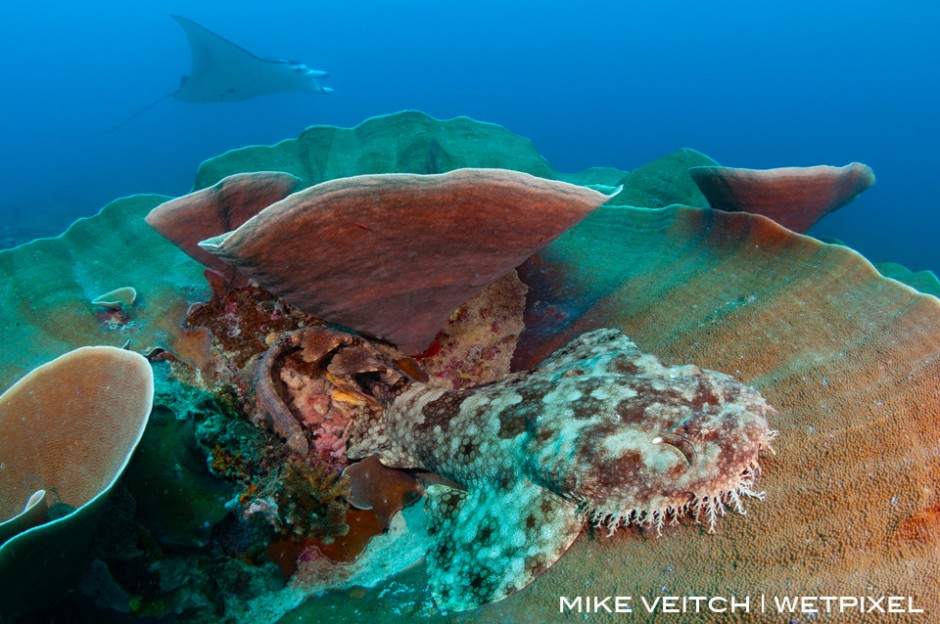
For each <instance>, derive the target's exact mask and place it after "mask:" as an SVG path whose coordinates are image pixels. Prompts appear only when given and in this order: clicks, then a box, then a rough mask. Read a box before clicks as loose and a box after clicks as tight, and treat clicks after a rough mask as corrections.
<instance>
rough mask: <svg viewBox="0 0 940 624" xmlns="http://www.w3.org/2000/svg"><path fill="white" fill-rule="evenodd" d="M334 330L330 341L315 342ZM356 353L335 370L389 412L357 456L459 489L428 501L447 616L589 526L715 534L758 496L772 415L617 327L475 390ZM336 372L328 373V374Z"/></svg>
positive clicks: (361, 438) (487, 598)
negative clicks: (679, 527) (672, 363)
mask: <svg viewBox="0 0 940 624" xmlns="http://www.w3.org/2000/svg"><path fill="white" fill-rule="evenodd" d="M305 331H332V330H322V329H316V330H305ZM359 340H361V339H359V338H356V339H355V340H353V341H346V342H343V341H335V340H334V341H325V343H335V344H337V345H340V346H339V348H338V350H337V351H335V352H333V353H332V354H328V355H326V356H325V357H326V358H327V359H329V358H333V360H335V361H343V360H345V361H349V362H352V361H355V360H356V359H357V358H355V357H352V356H351V354H350V353H344V350H357V349H363V350H364V351H367V352H368V353H367V357H364V358H362V360H363V361H368V362H369V365H368V366H366V367H365V372H364V373H360V374H355V373H352V371H353V368H354V367H349V366H343V367H342V368H343V369H344V372H346V373H347V374H350V373H352V377H353V378H355V380H356V382H357V383H358V384H359V385H360V387H362V388H363V391H364V392H365V393H367V394H369V395H371V396H374V397H375V398H376V399H378V401H379V402H380V403H381V405H382V406H383V408H384V409H383V411H382V412H370V414H371V416H370V417H371V418H373V419H374V420H373V422H370V423H368V426H361V425H362V424H363V423H358V425H359V426H357V427H356V429H357V434H356V439H355V440H353V439H351V440H350V446H351V447H355V448H358V449H362V450H371V451H372V452H374V453H376V454H378V456H379V458H380V460H381V461H382V462H383V463H384V464H386V465H388V466H392V467H399V468H421V469H423V470H427V471H432V472H436V473H438V474H440V475H441V476H443V477H446V478H447V479H449V480H451V481H453V482H455V483H456V484H458V485H459V486H460V488H455V487H449V486H444V485H433V486H430V487H429V488H428V490H427V493H428V501H427V511H428V532H429V536H430V543H429V546H428V552H427V564H428V570H429V574H430V585H431V591H432V594H433V596H434V598H435V600H436V601H437V603H438V606H439V607H440V608H441V609H442V610H445V611H459V610H466V609H471V608H473V607H476V606H479V605H481V604H484V603H487V602H492V601H496V600H500V599H502V598H505V597H506V596H508V595H510V594H512V593H513V592H515V591H518V590H520V589H522V588H523V587H525V586H526V585H528V584H529V583H530V582H532V580H534V579H535V578H536V577H537V576H538V575H539V574H541V573H542V572H543V571H545V570H546V569H547V568H548V567H550V566H551V565H552V564H553V563H555V561H557V560H558V559H559V558H560V557H561V556H562V555H563V554H564V553H565V551H566V550H567V549H568V548H569V547H570V545H571V544H572V542H573V541H574V540H575V538H576V537H577V536H578V534H579V533H580V531H581V529H582V527H583V526H584V524H585V523H586V522H592V523H593V524H594V525H596V526H601V527H604V528H607V529H608V530H610V531H614V530H616V529H618V528H620V527H623V526H627V525H631V524H632V525H636V526H639V527H642V528H644V529H648V530H653V531H655V532H656V533H657V534H659V533H660V532H661V531H662V529H663V528H664V526H665V525H666V524H667V523H677V522H678V521H679V519H680V518H682V517H683V516H688V517H691V518H692V519H694V520H696V521H699V522H702V523H703V524H705V525H706V526H707V528H708V530H709V531H714V528H715V523H716V520H717V517H718V516H719V515H721V514H723V513H725V511H726V509H727V508H728V507H731V508H733V509H735V510H737V511H739V512H741V513H744V507H743V503H742V499H743V498H745V497H756V498H761V497H762V496H763V493H760V492H757V491H756V490H755V488H754V480H755V478H756V476H757V475H758V473H759V466H758V455H759V453H760V451H761V450H763V449H767V448H769V445H770V441H771V439H772V438H773V435H774V433H773V432H772V431H771V430H770V429H769V427H768V423H767V416H768V414H771V413H773V409H772V408H771V407H769V406H768V405H767V404H766V403H765V402H764V400H763V399H762V398H761V396H760V395H759V394H758V393H757V392H756V391H755V390H753V389H751V388H749V387H747V386H745V385H743V384H741V383H739V382H737V381H735V380H734V379H732V378H731V377H728V376H727V375H723V374H721V373H715V372H711V371H704V370H702V369H700V368H698V367H696V366H679V367H667V366H664V365H663V364H661V363H660V362H659V360H658V359H656V357H654V356H652V355H649V354H645V353H643V352H641V351H640V350H639V349H638V348H637V346H636V345H635V344H634V343H633V342H632V341H631V340H630V339H628V338H627V337H626V336H624V335H623V334H622V333H621V332H620V331H619V330H615V329H600V330H595V331H592V332H589V333H586V334H583V335H582V336H580V337H578V338H577V339H575V340H574V341H572V342H571V343H569V344H568V345H567V346H565V347H564V348H562V349H560V350H558V351H557V352H555V353H554V354H553V355H551V356H550V357H549V358H547V359H546V360H545V361H544V362H542V363H541V364H540V365H539V366H537V367H536V368H534V369H531V370H528V371H523V372H519V373H515V374H512V375H510V376H508V377H507V378H505V379H503V380H502V381H498V382H494V383H489V384H485V385H481V386H477V387H474V388H468V389H461V390H445V389H441V388H435V387H431V386H429V385H427V384H424V383H419V382H416V381H413V380H411V379H410V378H409V377H408V376H407V375H404V374H402V373H401V371H400V370H398V369H397V368H396V367H395V366H394V364H392V363H391V362H387V368H386V370H385V371H379V370H378V369H379V368H380V367H378V366H376V360H377V358H376V355H375V352H374V350H370V349H368V347H367V346H357V344H356V342H357V341H359ZM327 367H328V368H335V367H334V366H327Z"/></svg>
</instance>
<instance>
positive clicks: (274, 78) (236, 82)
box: [172, 15, 330, 102]
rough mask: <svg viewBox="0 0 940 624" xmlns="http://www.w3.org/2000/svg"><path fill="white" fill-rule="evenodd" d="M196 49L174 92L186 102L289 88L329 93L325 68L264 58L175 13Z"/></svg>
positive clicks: (221, 99)
mask: <svg viewBox="0 0 940 624" xmlns="http://www.w3.org/2000/svg"><path fill="white" fill-rule="evenodd" d="M172 17H173V19H175V20H176V22H177V23H178V24H179V25H180V26H182V28H183V30H184V31H185V32H186V37H187V38H188V39H189V45H190V48H191V50H192V59H193V60H192V71H191V73H190V75H189V77H187V78H185V79H184V80H183V83H182V84H181V85H180V88H179V89H178V90H177V91H176V92H175V93H174V94H173V97H175V98H176V99H178V100H182V101H184V102H227V101H232V100H246V99H248V98H253V97H257V96H259V95H268V94H271V93H281V92H289V91H299V92H319V93H326V92H328V91H330V89H327V88H324V87H323V86H321V85H320V83H319V81H318V80H317V79H318V78H322V77H324V76H325V75H326V73H325V72H322V71H318V70H315V69H311V68H309V67H307V66H306V65H304V64H302V63H296V62H294V61H285V60H281V59H267V58H261V57H259V56H257V55H255V54H252V53H251V52H249V51H248V50H246V49H244V48H242V47H240V46H238V45H235V44H234V43H232V42H231V41H229V40H228V39H225V38H224V37H220V36H219V35H217V34H215V33H214V32H212V31H211V30H209V29H208V28H205V27H204V26H200V25H199V24H197V23H196V22H194V21H192V20H190V19H187V18H185V17H181V16H179V15H173V16H172Z"/></svg>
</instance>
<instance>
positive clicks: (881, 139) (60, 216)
mask: <svg viewBox="0 0 940 624" xmlns="http://www.w3.org/2000/svg"><path fill="white" fill-rule="evenodd" d="M171 13H177V14H181V15H184V16H187V17H189V18H191V19H193V20H195V21H197V22H199V23H201V24H203V25H205V26H206V27H208V28H210V29H212V30H214V31H215V32H217V33H219V34H221V35H222V36H224V37H226V38H228V39H230V40H232V41H233V42H235V43H237V44H239V45H241V46H243V47H245V48H247V49H249V50H251V51H253V52H255V53H256V54H258V55H261V56H269V57H284V58H291V59H296V60H298V61H301V62H304V63H307V64H308V65H310V66H312V67H316V68H319V69H324V70H327V71H329V72H330V74H331V77H330V78H329V79H328V80H327V81H326V84H328V85H329V86H331V87H333V88H334V89H335V92H334V93H332V94H330V95H328V96H323V95H317V94H280V95H272V96H268V97H264V98H259V99H255V100H249V101H244V102H236V103H227V104H187V103H182V102H177V101H174V100H172V99H171V100H167V101H165V102H162V103H161V104H159V105H158V106H156V107H155V108H153V109H152V110H150V111H148V112H147V113H146V114H144V115H142V116H141V117H139V118H138V119H135V120H134V121H133V122H132V123H130V124H128V125H127V126H125V127H123V128H121V129H120V130H117V131H113V130H112V128H113V127H114V126H115V125H117V124H119V123H120V122H121V121H123V120H124V119H125V118H127V117H128V116H129V115H131V114H132V113H134V112H135V111H136V110H138V109H139V108H142V107H143V106H145V105H146V104H148V103H150V102H151V101H153V100H155V99H157V98H159V97H161V96H163V95H165V94H166V93H169V92H170V91H173V90H174V89H175V88H176V87H177V86H178V84H179V79H180V76H182V75H185V74H187V73H188V71H189V61H190V57H189V48H188V45H187V42H186V39H185V37H184V35H183V32H182V31H181V29H180V28H179V26H178V25H177V24H176V23H174V22H173V20H171V19H170V18H169V14H171ZM0 18H2V19H0V34H2V36H0V55H2V58H3V59H4V60H3V63H2V64H0V81H2V84H3V85H4V89H3V109H2V111H3V114H2V115H0V133H2V137H3V140H2V143H0V150H2V153H3V164H4V166H3V172H2V174H0V175H2V176H3V180H2V182H3V189H4V193H3V199H2V200H0V239H2V241H6V242H5V245H9V244H10V242H19V241H21V240H22V239H23V238H24V237H27V238H29V237H32V236H40V235H54V234H57V233H58V232H59V231H61V230H62V229H64V227H65V226H66V225H67V224H68V223H69V222H71V221H72V220H74V219H75V218H76V217H79V216H87V215H91V214H94V213H95V212H97V210H98V209H99V208H100V207H101V206H103V205H104V204H105V203H107V202H108V201H110V200H111V199H113V198H115V197H118V196H121V195H127V194H132V193H140V192H156V193H165V194H171V195H178V194H182V193H184V192H186V191H187V190H188V189H189V188H190V186H191V183H192V179H193V175H194V173H195V170H196V167H197V165H198V163H199V162H201V161H202V160H204V159H206V158H208V157H210V156H213V155H216V154H218V153H220V152H223V151H225V150H227V149H231V148H235V147H240V146H243V145H247V144H256V143H272V142H276V141H278V140H281V139H284V138H289V137H293V136H296V135H297V134H298V133H299V132H300V131H301V130H302V129H303V128H305V127H307V126H309V125H313V124H335V125H341V126H351V125H355V124H358V123H359V122H361V121H362V120H364V119H366V118H367V117H370V116H373V115H378V114H383V113H389V112H394V111H397V110H400V109H405V108H416V109H420V110H423V111H425V112H428V113H430V114H431V115H434V116H436V117H441V118H447V117H452V116H456V115H468V116H471V117H474V118H477V119H480V120H485V121H491V122H496V123H499V124H502V125H504V126H506V127H508V128H509V129H510V130H512V131H513V132H516V133H518V134H521V135H524V136H527V137H529V138H531V139H532V140H533V141H534V142H535V144H536V146H537V147H538V149H539V150H540V151H541V152H542V153H543V154H544V155H545V156H546V157H547V158H548V159H549V161H550V162H551V163H552V164H553V165H554V166H555V167H556V168H558V169H560V170H577V169H581V168H585V167H588V166H592V165H609V166H615V167H619V168H624V169H632V168H635V167H637V166H640V165H642V164H644V163H646V162H648V161H650V160H652V159H654V158H656V157H658V156H660V155H663V154H665V153H667V152H670V151H672V150H674V149H677V148H679V147H693V148H695V149H698V150H700V151H702V152H705V153H706V154H708V155H710V156H712V157H713V158H715V159H716V160H718V161H719V162H720V163H722V164H725V165H730V166H741V167H755V168H762V167H775V166H790V165H815V164H833V165H843V164H846V163H848V162H850V161H853V160H858V161H861V162H865V163H867V164H869V165H871V166H872V167H873V169H874V170H875V173H876V175H877V177H878V182H877V184H876V185H875V186H874V187H873V188H872V189H870V190H869V191H867V192H866V193H865V194H863V195H862V196H860V197H859V198H858V199H857V200H856V201H855V202H854V203H853V204H850V205H849V206H847V207H846V208H843V209H842V210H841V211H839V212H838V213H836V214H834V215H831V216H829V217H828V218H826V219H825V220H824V221H823V222H822V223H821V224H819V225H818V226H817V227H816V228H815V229H814V230H813V232H812V233H813V234H815V235H817V236H826V237H838V238H840V239H842V240H844V241H845V242H846V243H848V244H849V245H851V246H853V247H855V248H856V249H858V250H860V251H862V252H863V253H864V254H865V255H866V256H867V257H869V259H871V260H873V261H897V262H901V263H903V264H906V265H907V266H908V267H909V268H911V269H913V270H920V269H931V270H934V271H940V247H938V245H937V244H936V234H937V230H938V228H937V224H938V217H937V213H938V208H940V206H938V199H937V192H936V190H935V182H934V180H935V175H936V174H935V170H934V167H935V166H936V157H935V156H934V151H933V150H934V145H935V144H936V143H937V142H938V139H940V119H938V116H937V113H936V111H937V110H940V81H938V76H940V71H938V70H940V41H938V39H937V38H936V36H935V34H936V30H937V26H938V25H940V5H937V4H936V3H933V2H927V1H926V0H911V1H908V2H904V3H884V2H872V1H869V0H859V1H856V2H840V1H834V2H824V3H821V2H813V1H812V0H778V1H777V2H754V1H753V0H729V1H725V2H718V3H698V2H691V1H689V0H666V1H663V2H648V3H642V4H641V3H626V2H613V1H611V0H603V1H598V2H591V3H581V4H579V5H575V4H572V3H558V4H551V3H542V2H539V3H536V2H507V1H506V0H500V1H496V0H478V1H476V2H472V3H471V2H460V3H446V4H445V3H440V2H432V1H430V0H420V1H403V2H396V3H386V2H338V1H333V2H315V3H314V2H306V1H304V2H301V1H299V0H288V1H283V2H276V3H249V2H234V3H233V2H222V1H218V0H213V1H198V2H183V1H181V0H173V1H167V2H160V3H128V2H117V1H115V0H100V1H98V2H94V3H73V2H66V1H63V0H54V1H51V2H44V3H5V4H4V6H3V7H2V8H0ZM2 241H0V242H2Z"/></svg>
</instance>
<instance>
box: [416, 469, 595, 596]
mask: <svg viewBox="0 0 940 624" xmlns="http://www.w3.org/2000/svg"><path fill="white" fill-rule="evenodd" d="M427 512H428V513H427V516H428V534H429V536H430V544H429V546H428V553H427V564H428V573H429V575H430V586H431V593H432V595H433V596H434V599H435V601H436V602H437V604H438V607H440V608H441V609H442V610H444V611H463V610H466V609H472V608H474V607H477V606H480V605H482V604H485V603H488V602H494V601H496V600H501V599H503V598H505V597H506V596H508V595H510V594H512V593H513V592H516V591H519V590H520V589H522V588H523V587H525V586H526V585H528V584H529V583H531V582H532V581H533V580H535V578H536V577H537V576H538V575H539V574H541V573H542V572H544V571H545V570H547V569H548V568H549V567H550V566H551V565H552V564H554V563H555V562H556V561H558V559H559V558H560V557H561V556H562V555H563V554H565V551H567V550H568V547H569V546H571V543H572V542H574V540H575V538H576V537H577V536H578V533H580V531H581V526H582V520H581V519H579V518H578V515H577V513H576V505H575V504H574V503H571V502H569V501H566V500H564V499H563V498H561V497H559V496H558V495H556V494H553V493H552V492H549V491H548V490H546V489H544V488H542V487H540V486H538V485H535V484H533V483H532V482H531V481H529V480H527V479H526V480H522V481H519V482H516V483H513V484H510V485H509V486H508V487H498V488H493V487H489V486H486V485H483V486H479V485H477V486H474V487H472V488H471V489H470V490H469V491H464V490H457V489H454V488H450V487H447V486H444V485H434V486H431V487H429V488H428V502H427Z"/></svg>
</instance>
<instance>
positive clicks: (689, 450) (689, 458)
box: [651, 432, 696, 466]
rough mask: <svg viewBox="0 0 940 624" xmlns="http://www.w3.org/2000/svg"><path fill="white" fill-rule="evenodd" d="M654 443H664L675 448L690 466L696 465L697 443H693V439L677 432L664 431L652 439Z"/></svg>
mask: <svg viewBox="0 0 940 624" xmlns="http://www.w3.org/2000/svg"><path fill="white" fill-rule="evenodd" d="M651 442H652V443H653V444H664V445H666V446H668V447H670V448H673V449H675V450H676V451H678V453H679V454H680V455H681V456H682V457H683V459H685V461H686V463H688V464H689V466H695V463H696V453H695V445H694V444H692V441H691V440H689V439H688V438H686V437H685V436H681V435H679V434H676V433H671V432H670V433H664V434H663V435H661V436H656V437H655V438H653V439H652V440H651Z"/></svg>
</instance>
